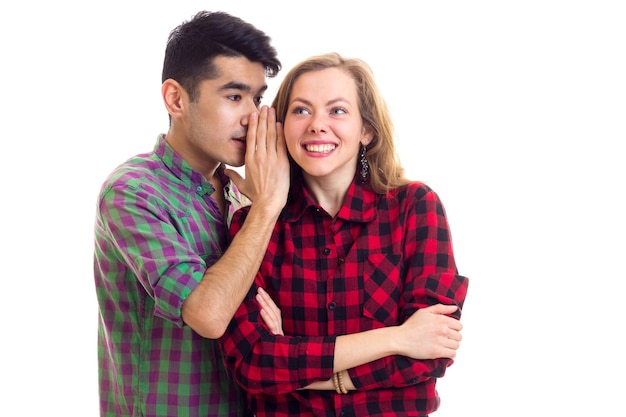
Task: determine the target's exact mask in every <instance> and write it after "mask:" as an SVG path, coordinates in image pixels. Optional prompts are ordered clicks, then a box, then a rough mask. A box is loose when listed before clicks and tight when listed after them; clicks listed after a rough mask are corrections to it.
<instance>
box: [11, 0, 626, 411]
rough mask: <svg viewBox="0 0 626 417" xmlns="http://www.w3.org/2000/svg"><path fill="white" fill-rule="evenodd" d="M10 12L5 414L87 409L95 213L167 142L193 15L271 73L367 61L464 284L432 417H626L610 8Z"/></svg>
mask: <svg viewBox="0 0 626 417" xmlns="http://www.w3.org/2000/svg"><path fill="white" fill-rule="evenodd" d="M12 3H16V4H12ZM17 3H18V2H4V3H3V5H2V6H0V9H1V10H0V43H1V50H0V54H1V64H0V76H1V79H0V80H1V82H2V86H1V89H0V93H1V101H0V106H1V108H0V117H2V131H1V132H0V138H1V139H2V147H1V148H0V149H2V158H1V161H2V163H1V165H0V170H1V172H0V173H1V175H0V181H2V183H1V185H2V188H1V192H2V203H1V204H0V209H1V210H2V212H1V213H0V214H1V215H0V222H1V223H0V227H1V229H0V231H1V233H2V235H1V236H2V244H3V249H2V252H1V254H0V259H1V263H0V265H1V269H0V271H1V272H0V277H1V280H2V281H1V288H2V289H1V290H0V291H1V293H0V294H2V303H0V314H1V317H2V325H3V332H2V336H1V337H2V339H1V340H2V347H3V350H2V353H1V354H0V355H1V356H0V357H1V359H0V366H1V367H0V380H1V381H2V387H3V388H2V401H0V415H3V416H10V415H19V416H24V415H29V416H31V415H32V416H40V415H59V416H81V417H83V416H96V415H97V364H96V323H97V310H96V299H95V290H94V284H93V278H92V259H91V256H92V247H93V246H92V245H93V243H92V235H93V216H94V210H95V198H96V195H97V192H98V190H99V187H100V184H101V183H102V181H103V180H104V177H105V176H106V175H107V174H108V172H109V171H110V170H112V169H113V168H114V167H115V166H116V165H117V164H118V163H120V162H122V161H123V160H125V159H126V158H127V157H129V156H132V155H134V154H136V153H139V152H144V151H149V150H151V149H152V147H153V144H154V142H155V138H156V135H157V134H158V133H160V132H165V131H166V129H167V114H166V112H165V110H164V107H163V105H162V102H161V97H160V76H161V64H162V59H163V52H164V48H165V41H166V39H167V35H168V33H169V31H170V30H171V29H172V28H173V27H174V26H176V25H177V24H179V23H180V22H181V21H183V20H186V19H188V18H190V17H191V16H192V15H193V14H194V13H195V12H196V11H198V10H200V9H212V10H217V9H222V10H225V11H228V12H231V13H233V14H236V15H239V16H240V17H242V18H244V19H246V20H249V21H251V22H252V23H253V24H255V25H256V26H257V27H259V28H261V29H263V30H265V31H266V32H268V34H269V35H270V36H271V37H272V38H273V40H274V44H275V46H276V47H277V49H278V51H279V55H280V58H281V60H282V62H283V64H284V68H285V70H284V71H283V72H282V73H285V72H286V71H287V69H289V68H290V67H291V66H292V65H293V64H295V63H296V62H297V61H299V60H301V59H303V58H305V57H308V56H309V55H312V54H317V53H321V52H328V51H337V52H340V53H342V54H344V55H346V56H358V57H361V58H363V59H365V60H366V61H367V62H369V63H370V64H371V66H372V67H373V69H374V71H375V74H376V76H377V79H378V82H379V84H380V86H381V88H382V90H383V92H384V93H385V95H386V98H387V100H388V103H389V105H390V107H391V109H392V112H393V115H394V117H395V122H396V127H397V130H398V140H399V146H400V149H401V158H402V161H403V163H404V165H405V167H406V169H407V171H408V174H409V175H410V177H411V178H413V179H418V180H424V181H427V182H428V183H429V184H430V185H431V186H432V187H433V188H434V189H435V191H437V192H438V193H439V195H440V197H441V198H442V200H443V202H444V205H445V207H446V210H447V213H448V216H449V221H450V225H451V229H452V234H453V240H454V246H455V251H456V258H457V263H458V266H459V270H460V272H461V273H462V274H464V275H466V276H468V277H470V279H471V281H470V288H469V293H468V297H467V301H466V305H465V309H464V311H463V321H464V324H465V328H464V341H463V343H462V347H461V350H460V351H459V355H458V357H457V360H456V363H455V364H454V365H453V366H452V367H451V368H449V370H448V372H447V374H446V376H445V378H443V379H442V380H441V381H440V382H439V384H438V387H439V391H440V395H441V398H442V405H441V408H440V410H439V411H438V412H437V413H435V416H437V417H459V416H490V417H491V416H494V417H495V416H498V417H501V416H507V417H509V416H566V415H567V416H588V415H593V416H603V417H608V416H621V417H624V416H625V415H626V405H625V403H624V394H625V392H626V390H625V389H626V384H625V383H624V374H625V373H626V362H625V358H624V349H625V348H624V343H623V339H624V330H625V326H624V320H623V317H624V314H623V311H624V280H625V278H626V273H625V272H624V259H625V249H626V245H625V244H624V236H625V232H626V224H625V221H624V214H625V213H626V207H625V203H624V197H625V196H624V194H625V192H624V184H623V182H624V179H626V175H625V168H624V165H625V164H624V154H625V152H624V150H623V147H624V142H625V139H626V81H625V80H626V77H625V74H626V23H625V22H626V13H625V6H623V4H624V3H623V2H621V1H602V0H595V1H576V0H570V1H553V0H542V1H535V0H526V1H495V0H494V1H443V0H442V1H418V2H408V1H407V2H400V1H397V2H394V1H384V2H381V1H376V2H368V1H365V0H361V1H336V0H335V1H323V0H317V1H311V2H295V1H290V2H287V1H285V2H280V1H273V2H269V1H266V2H262V1H256V2H244V1H210V0H205V1H179V2H173V1H169V2H165V1H155V2H147V1H146V2H143V3H140V2H133V1H130V0H128V1H124V2H121V1H119V2H118V1H106V2H98V3H96V2H88V1H83V2H78V1H76V2H73V3H72V2H63V1H61V2H58V1H57V2H45V1H39V2H21V3H19V4H17ZM11 4H12V5H11ZM282 73H281V74H282ZM280 80H281V76H280V75H279V77H278V78H277V79H274V80H270V91H269V92H268V94H267V95H266V99H265V103H266V104H269V103H271V99H272V98H273V94H274V91H275V88H276V86H277V84H278V83H279V81H280ZM9 410H12V411H9Z"/></svg>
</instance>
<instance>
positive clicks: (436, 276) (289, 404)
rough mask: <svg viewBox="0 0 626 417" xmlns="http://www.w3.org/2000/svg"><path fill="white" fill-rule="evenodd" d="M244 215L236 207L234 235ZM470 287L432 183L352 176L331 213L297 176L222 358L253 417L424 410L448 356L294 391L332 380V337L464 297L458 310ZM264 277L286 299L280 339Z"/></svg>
mask: <svg viewBox="0 0 626 417" xmlns="http://www.w3.org/2000/svg"><path fill="white" fill-rule="evenodd" d="M246 213H247V209H246V208H244V209H242V210H240V211H239V212H237V213H235V216H234V218H233V223H232V226H231V234H232V235H234V234H235V233H237V231H238V230H239V229H240V228H241V226H242V224H243V222H244V220H245V217H246ZM250 250H257V248H250ZM467 285H468V280H467V278H465V277H463V276H460V275H458V274H457V268H456V264H455V262H454V256H453V252H452V242H451V238H450V232H449V229H448V222H447V220H446V215H445V211H444V207H443V205H442V204H441V202H440V200H439V198H438V196H437V195H436V194H435V192H433V191H432V190H431V189H430V188H429V187H428V186H426V185H424V184H421V183H412V184H409V185H407V186H403V187H401V188H399V189H396V190H393V191H390V192H389V193H387V194H386V195H380V194H376V193H374V192H373V191H372V190H371V189H370V188H369V187H368V186H367V185H362V184H361V182H360V180H358V179H357V180H356V181H353V183H352V185H351V186H350V188H349V190H348V193H347V195H346V197H345V200H344V202H343V205H342V207H341V209H340V210H339V212H338V213H337V215H336V217H335V218H332V217H331V216H330V215H328V214H327V213H326V212H325V211H324V210H323V209H322V208H321V207H320V206H318V205H317V204H315V203H314V202H313V200H312V199H311V197H310V195H309V193H308V192H307V190H306V189H305V188H304V186H303V185H302V184H299V185H298V184H294V185H293V186H292V192H291V194H290V197H289V202H288V204H287V206H286V207H285V209H284V210H283V213H282V214H281V217H280V219H279V221H278V222H277V224H276V226H275V228H274V233H273V235H272V238H271V241H270V244H269V247H268V250H267V253H266V255H265V258H264V260H263V263H262V264H261V269H260V272H259V274H257V277H256V280H255V285H253V287H252V289H251V291H250V293H249V294H248V296H247V297H246V300H245V301H244V303H243V304H242V305H241V307H240V308H239V310H238V311H237V313H236V314H235V317H234V318H233V320H232V322H231V324H230V326H229V329H228V331H227V332H226V334H225V335H224V337H223V338H222V339H221V340H220V343H221V346H222V349H223V351H224V356H225V362H226V364H227V366H228V367H229V368H230V369H231V370H232V371H233V373H234V375H235V378H236V379H237V381H238V383H239V384H240V385H241V386H243V387H244V388H245V390H246V391H247V395H248V399H249V402H250V405H251V407H252V411H253V412H254V413H255V414H256V416H257V417H262V416H263V417H264V416H277V417H283V416H334V415H342V416H346V417H348V416H354V417H363V416H381V417H382V416H384V417H392V416H393V417H399V416H424V415H428V414H429V413H431V412H433V411H435V410H436V409H437V408H438V407H439V397H438V394H437V391H436V389H435V383H436V380H437V378H440V377H442V376H443V375H444V373H445V370H446V368H447V367H448V366H450V365H451V364H452V362H453V361H452V360H450V359H437V360H415V359H411V358H408V357H403V356H389V357H385V358H383V359H380V360H376V361H373V362H370V363H367V364H364V365H361V366H357V367H355V368H352V369H349V370H348V372H349V374H350V378H351V379H352V381H353V383H354V385H355V387H356V388H357V389H356V391H350V392H349V393H348V394H346V395H339V394H337V393H336V392H335V391H315V390H299V388H302V387H305V386H307V385H308V384H310V383H312V382H314V381H320V380H328V379H330V378H331V377H332V375H333V361H334V350H335V338H336V336H338V335H343V334H350V333H357V332H362V331H366V330H371V329H376V328H380V327H384V326H392V325H398V324H400V323H402V322H404V321H405V320H406V319H407V317H409V316H410V315H411V314H413V313H414V312H415V311H416V310H417V309H419V308H422V307H426V306H429V305H433V304H436V303H443V304H455V305H457V306H458V307H459V310H458V311H457V313H455V315H456V317H459V318H460V309H461V307H462V306H463V302H464V300H465V296H466V292H467ZM257 286H261V287H263V288H265V289H266V290H267V292H268V293H269V294H270V296H271V297H272V299H273V300H274V301H275V302H276V303H277V305H278V306H279V307H280V309H281V312H282V318H283V329H284V333H285V336H274V335H272V334H271V333H270V332H269V331H268V330H267V327H266V326H265V325H264V323H263V320H262V319H261V317H260V315H259V306H258V304H257V302H256V301H255V299H254V295H255V293H256V287H257Z"/></svg>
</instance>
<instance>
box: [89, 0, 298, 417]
mask: <svg viewBox="0 0 626 417" xmlns="http://www.w3.org/2000/svg"><path fill="white" fill-rule="evenodd" d="M280 69H281V63H280V61H279V60H278V58H277V55H276V51H275V49H274V48H273V47H272V46H271V44H270V38H269V37H268V36H267V35H265V34H264V33H263V32H262V31H260V30H258V29H256V28H255V27H254V26H252V25H251V24H249V23H247V22H244V21H243V20H241V19H239V18H237V17H234V16H231V15H228V14H226V13H222V12H217V13H210V12H200V13H198V14H197V15H196V16H194V17H193V18H192V19H190V20H189V21H187V22H184V23H183V24H181V25H180V26H178V27H177V28H175V29H174V30H173V31H172V32H171V34H170V36H169V39H168V43H167V47H166V51H165V60H164V64H163V84H162V88H161V91H162V96H163V101H164V103H165V107H166V109H167V111H168V113H169V118H170V128H169V131H168V132H167V134H164V135H163V134H162V135H159V137H158V141H157V144H156V146H155V148H154V150H153V151H152V152H150V153H145V154H141V155H137V156H135V157H133V158H131V159H129V160H127V161H126V162H124V163H123V164H121V165H120V166H119V167H117V168H116V169H115V170H114V171H113V172H112V173H111V174H110V176H109V177H108V178H107V179H106V181H105V182H104V184H103V186H102V190H101V193H100V195H99V198H98V202H97V214H96V225H95V251H94V274H95V284H96V290H97V298H98V303H99V312H100V315H99V333H98V362H99V381H100V386H99V390H100V414H101V416H139V415H141V416H148V417H151V416H155V417H156V416H193V417H199V416H203V417H206V416H239V415H246V411H245V407H244V405H243V401H242V397H241V396H240V391H239V389H238V387H237V386H236V385H235V383H234V382H233V381H232V380H231V378H229V376H228V373H227V372H226V370H225V368H224V366H223V362H222V359H221V355H220V352H219V348H218V345H217V344H216V342H215V340H214V339H216V338H218V337H220V336H221V335H222V334H223V333H224V330H225V329H226V327H227V325H228V323H229V322H230V320H231V318H232V316H233V314H234V312H235V311H236V309H237V307H238V306H239V305H240V303H241V302H242V300H243V299H244V296H245V295H246V293H247V292H248V290H249V289H250V286H251V284H252V282H253V280H254V276H255V273H256V272H257V271H258V270H259V266H260V263H261V260H262V258H263V255H264V253H265V248H266V247H267V244H268V241H269V238H270V235H271V232H272V229H273V226H274V223H275V221H276V219H277V218H278V215H279V213H280V211H281V209H282V207H283V206H284V205H285V202H286V197H287V191H288V188H289V162H288V159H287V153H286V149H285V145H284V139H283V135H282V127H281V125H280V124H277V123H276V117H275V113H274V111H273V110H272V109H268V108H267V107H265V106H263V107H261V105H260V102H261V98H262V96H263V93H264V91H265V90H266V88H267V85H266V76H268V77H273V76H275V75H276V74H277V73H278V71H280ZM244 162H245V178H243V177H241V176H240V175H239V174H238V173H237V172H236V171H233V170H230V169H227V168H226V167H225V165H229V166H242V165H243V164H244ZM242 194H243V195H244V196H245V197H243V196H242ZM246 197H247V198H248V199H250V200H251V201H252V206H251V209H250V214H249V216H248V220H247V221H246V222H245V225H244V226H243V227H242V229H241V232H240V233H239V234H238V235H237V236H236V237H234V238H233V239H232V241H230V242H229V241H228V234H227V228H228V223H229V220H230V216H231V215H232V213H233V212H234V211H235V210H236V209H237V208H239V207H240V206H241V205H242V204H243V203H244V202H245V201H247V200H246Z"/></svg>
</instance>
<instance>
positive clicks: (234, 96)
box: [228, 94, 241, 101]
mask: <svg viewBox="0 0 626 417" xmlns="http://www.w3.org/2000/svg"><path fill="white" fill-rule="evenodd" d="M228 99H229V100H231V101H239V100H241V96H240V95H239V94H233V95H232V96H228Z"/></svg>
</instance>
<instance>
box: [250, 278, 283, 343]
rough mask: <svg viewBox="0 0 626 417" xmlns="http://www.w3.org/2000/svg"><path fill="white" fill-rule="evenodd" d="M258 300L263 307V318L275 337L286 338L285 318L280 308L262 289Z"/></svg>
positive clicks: (258, 294)
mask: <svg viewBox="0 0 626 417" xmlns="http://www.w3.org/2000/svg"><path fill="white" fill-rule="evenodd" d="M256 300H257V302H258V303H259V305H260V306H261V318H262V319H263V321H264V322H265V324H266V325H267V327H268V328H269V331H270V332H272V333H273V334H274V335H281V336H284V335H285V334H284V333H283V318H282V315H281V313H280V308H278V306H277V305H276V303H274V300H272V298H271V297H270V295H269V294H268V293H267V292H266V291H265V290H264V289H263V288H261V287H259V289H258V290H257V295H256Z"/></svg>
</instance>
